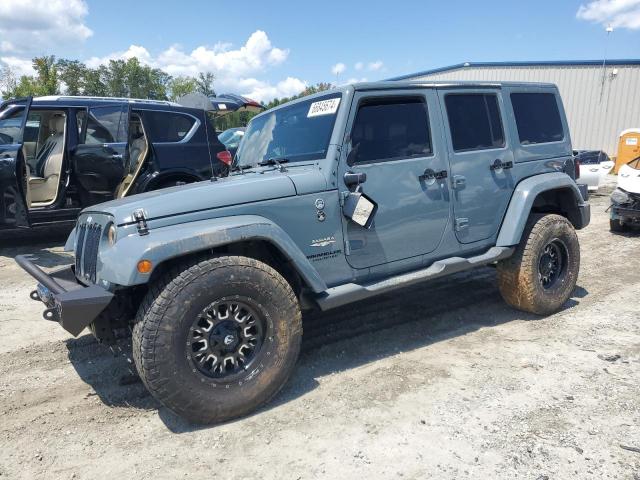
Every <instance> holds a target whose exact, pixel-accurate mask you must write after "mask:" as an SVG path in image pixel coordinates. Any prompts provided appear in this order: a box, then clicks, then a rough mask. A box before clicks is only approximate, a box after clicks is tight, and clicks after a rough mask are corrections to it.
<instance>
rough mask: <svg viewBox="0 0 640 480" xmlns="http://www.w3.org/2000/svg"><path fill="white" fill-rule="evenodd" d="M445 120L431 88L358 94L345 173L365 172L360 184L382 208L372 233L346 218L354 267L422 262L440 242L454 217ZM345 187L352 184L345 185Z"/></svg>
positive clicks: (353, 111)
mask: <svg viewBox="0 0 640 480" xmlns="http://www.w3.org/2000/svg"><path fill="white" fill-rule="evenodd" d="M440 123H441V122H440V116H439V112H438V104H437V97H436V95H435V92H434V91H433V90H426V89H421V90H413V91H412V90H407V91H406V92H403V93H402V94H401V95H393V96H390V95H389V93H388V92H379V93H378V92H366V93H365V92H363V93H357V94H356V95H355V98H354V107H352V110H351V113H350V119H349V121H348V126H347V131H348V132H349V135H348V137H347V142H346V148H345V149H343V150H344V152H343V155H344V156H345V158H343V159H342V162H341V165H343V167H342V171H341V174H342V175H344V173H347V172H353V173H363V174H366V181H364V183H362V185H361V186H360V187H361V188H362V191H363V192H364V194H365V195H367V196H368V197H369V198H371V199H372V200H373V201H374V202H376V203H377V205H378V209H377V212H376V214H375V217H374V220H373V224H372V225H371V227H370V228H369V229H366V228H363V227H361V226H360V225H358V224H356V223H354V222H353V221H350V220H348V219H346V218H344V219H343V222H344V223H343V229H344V231H345V242H347V244H346V245H345V251H346V253H347V259H348V261H349V264H350V265H351V266H353V267H354V268H367V267H372V266H375V265H380V264H387V263H389V262H394V261H397V260H404V259H410V260H408V263H410V264H411V265H414V264H415V265H419V264H420V263H421V256H422V255H424V254H426V253H429V252H432V251H433V250H435V249H436V248H437V247H438V245H439V244H440V241H441V239H442V235H443V233H444V229H445V226H446V224H447V220H448V218H449V189H448V186H447V179H446V175H447V158H446V154H445V150H444V148H443V145H442V137H441V135H440V128H438V126H439V124H440ZM434 127H435V128H434ZM347 189H350V190H353V189H354V186H353V185H346V184H343V188H342V190H343V191H346V190H347ZM411 259H413V260H411Z"/></svg>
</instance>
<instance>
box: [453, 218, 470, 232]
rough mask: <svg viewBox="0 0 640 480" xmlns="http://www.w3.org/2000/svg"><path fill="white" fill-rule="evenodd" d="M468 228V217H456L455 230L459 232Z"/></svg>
mask: <svg viewBox="0 0 640 480" xmlns="http://www.w3.org/2000/svg"><path fill="white" fill-rule="evenodd" d="M467 228H469V219H468V218H456V232H460V231H462V230H465V229H467Z"/></svg>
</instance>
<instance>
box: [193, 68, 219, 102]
mask: <svg viewBox="0 0 640 480" xmlns="http://www.w3.org/2000/svg"><path fill="white" fill-rule="evenodd" d="M215 79H216V76H215V75H214V74H213V73H211V72H204V73H203V72H200V73H199V74H198V77H197V78H195V82H196V91H198V92H200V93H203V94H204V95H206V96H207V97H211V96H215V94H216V91H215V90H214V89H213V82H214V80H215Z"/></svg>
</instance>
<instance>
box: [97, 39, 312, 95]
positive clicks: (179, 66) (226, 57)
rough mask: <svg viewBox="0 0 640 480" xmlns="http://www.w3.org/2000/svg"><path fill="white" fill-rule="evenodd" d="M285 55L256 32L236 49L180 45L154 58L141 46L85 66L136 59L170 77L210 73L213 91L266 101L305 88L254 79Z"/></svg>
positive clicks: (290, 81)
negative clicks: (162, 71) (193, 47)
mask: <svg viewBox="0 0 640 480" xmlns="http://www.w3.org/2000/svg"><path fill="white" fill-rule="evenodd" d="M288 56H289V50H288V49H281V48H277V47H274V46H273V45H272V44H271V41H270V40H269V37H268V36H267V34H266V33H265V32H263V31H262V30H257V31H255V32H254V33H252V34H251V36H250V37H249V38H248V39H247V41H246V43H245V44H244V45H242V46H241V47H239V48H236V49H234V48H233V45H231V44H230V43H217V44H216V45H214V46H212V47H209V46H200V47H197V48H195V49H193V50H192V51H185V49H184V48H183V47H181V46H180V45H172V46H170V47H169V48H167V49H166V50H164V51H162V52H160V53H159V54H158V55H157V56H154V55H152V54H151V53H150V52H149V51H148V50H147V49H146V48H145V47H143V46H140V45H131V46H130V47H129V48H128V49H127V50H125V51H120V52H114V53H111V54H109V55H106V56H104V57H92V58H89V59H88V60H86V61H85V63H86V64H87V65H88V66H90V67H92V68H95V67H97V66H99V65H104V64H107V63H109V60H117V59H125V60H126V59H128V58H131V57H137V58H138V59H139V60H140V62H141V63H143V64H145V65H149V66H151V67H154V68H160V69H162V70H164V71H165V72H167V73H168V74H170V75H173V76H179V75H190V76H195V75H197V74H198V73H199V72H213V73H214V75H215V76H216V80H215V82H214V87H215V89H216V91H217V92H219V93H224V92H233V93H239V94H241V95H246V96H248V97H250V98H253V99H255V100H258V101H268V100H271V99H273V98H275V97H285V96H286V97H289V96H291V95H295V94H298V93H300V92H301V91H302V90H304V89H305V88H306V86H307V83H306V82H304V81H303V80H300V79H298V78H293V77H287V78H286V79H284V80H282V81H280V82H277V83H276V84H270V83H268V82H265V81H262V80H259V79H257V78H256V76H257V75H258V74H260V73H263V72H265V71H266V70H267V69H268V68H269V67H273V66H276V65H279V64H281V63H283V62H284V61H285V60H286V59H287V57H288Z"/></svg>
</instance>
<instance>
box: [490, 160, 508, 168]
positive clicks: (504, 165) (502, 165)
mask: <svg viewBox="0 0 640 480" xmlns="http://www.w3.org/2000/svg"><path fill="white" fill-rule="evenodd" d="M509 168H513V162H512V161H508V162H503V161H502V160H500V159H499V158H497V159H496V161H495V162H493V163H492V164H491V165H489V170H508V169H509Z"/></svg>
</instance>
